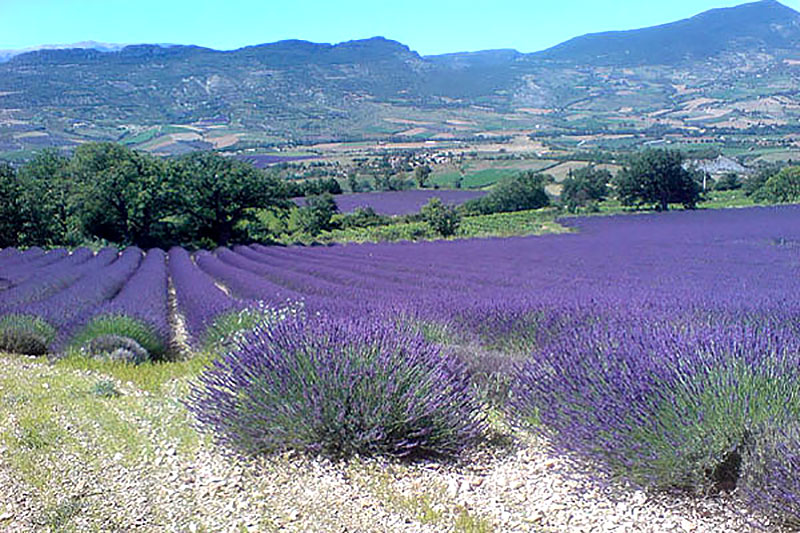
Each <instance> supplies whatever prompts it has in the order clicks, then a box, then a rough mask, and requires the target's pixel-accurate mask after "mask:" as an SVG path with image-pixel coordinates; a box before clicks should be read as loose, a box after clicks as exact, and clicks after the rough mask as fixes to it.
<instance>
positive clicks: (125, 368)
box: [55, 351, 213, 393]
mask: <svg viewBox="0 0 800 533" xmlns="http://www.w3.org/2000/svg"><path fill="white" fill-rule="evenodd" d="M212 359H213V356H212V355H211V354H210V353H201V354H198V355H196V356H195V357H192V358H191V359H188V360H185V361H174V362H160V361H148V362H145V363H142V364H139V365H134V364H131V363H125V362H122V361H106V360H97V359H91V358H88V357H84V356H83V355H81V354H80V352H76V351H72V352H70V353H69V354H68V355H67V357H65V358H63V359H60V360H59V361H57V362H56V363H55V367H56V368H61V369H69V370H79V371H90V372H95V373H98V374H104V375H108V376H112V377H114V378H115V379H117V380H119V381H122V382H130V383H132V384H133V385H135V386H136V388H138V389H141V390H144V391H148V392H151V393H158V392H161V390H162V388H163V387H164V385H165V384H167V383H168V382H170V381H173V380H184V381H185V380H188V379H190V378H193V377H195V376H197V375H199V374H200V372H201V371H202V370H203V369H204V368H205V367H206V366H207V365H208V364H209V363H210V362H211V360H212Z"/></svg>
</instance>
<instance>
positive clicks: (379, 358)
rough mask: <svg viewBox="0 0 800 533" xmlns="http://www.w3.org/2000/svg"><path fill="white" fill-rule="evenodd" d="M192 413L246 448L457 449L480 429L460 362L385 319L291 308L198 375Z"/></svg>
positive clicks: (398, 452) (343, 451) (346, 451)
mask: <svg viewBox="0 0 800 533" xmlns="http://www.w3.org/2000/svg"><path fill="white" fill-rule="evenodd" d="M189 408H190V409H191V410H192V411H193V412H194V413H195V415H196V416H197V418H198V420H199V421H200V422H201V423H203V424H204V425H206V426H208V427H209V428H210V429H212V430H213V431H214V433H215V434H216V436H217V437H218V438H219V440H220V441H222V442H223V443H225V444H227V445H229V446H231V447H232V448H234V449H237V450H239V451H240V452H244V453H247V454H253V453H261V452H272V451H276V450H285V449H293V450H299V451H302V452H308V453H324V454H328V455H333V456H347V455H351V454H368V455H372V454H381V455H389V456H401V457H418V456H425V455H453V454H458V453H459V452H461V451H462V450H464V449H465V448H466V447H468V446H470V445H471V444H473V443H474V442H475V441H476V440H477V439H478V438H479V436H480V435H481V432H482V430H483V424H484V422H483V420H482V418H481V415H480V406H479V405H478V403H477V402H476V401H475V400H474V399H473V398H472V396H471V395H470V383H469V377H468V375H467V373H466V372H465V368H464V366H463V365H462V364H461V363H460V362H459V361H458V360H457V359H456V358H455V357H453V356H450V355H448V354H446V353H443V352H442V351H441V350H440V348H438V347H436V346H435V345H432V344H429V343H427V342H425V341H424V340H423V339H422V338H421V337H420V336H419V335H414V334H411V333H410V332H407V331H400V330H397V329H395V328H393V327H391V326H388V325H386V324H385V323H384V322H382V321H372V320H365V319H362V320H346V319H339V318H331V317H316V318H313V319H307V320H304V319H302V318H290V319H288V320H286V321H284V322H280V323H278V324H276V325H274V326H273V327H271V328H268V329H265V328H259V329H256V330H255V331H253V332H252V333H250V334H248V335H247V336H246V337H245V338H244V339H243V341H242V342H241V343H240V345H239V346H238V348H236V349H234V350H232V351H230V352H228V353H226V354H225V355H223V356H222V358H221V359H219V360H218V361H216V362H215V363H214V365H213V367H212V368H211V369H210V370H208V371H207V372H206V373H205V374H204V375H202V376H201V378H200V380H199V383H197V384H196V386H195V387H194V390H193V392H192V394H191V397H190V400H189Z"/></svg>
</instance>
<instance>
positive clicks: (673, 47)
mask: <svg viewBox="0 0 800 533" xmlns="http://www.w3.org/2000/svg"><path fill="white" fill-rule="evenodd" d="M798 44H800V13H797V12H796V11H794V10H792V9H790V8H788V7H785V6H783V5H782V4H780V3H778V2H776V1H774V0H764V1H761V2H756V3H752V4H745V5H742V6H738V7H734V8H727V9H716V10H712V11H708V12H705V13H702V14H700V15H697V16H695V17H693V18H690V19H686V20H683V21H679V22H675V23H671V24H665V25H662V26H657V27H653V28H646V29H641V30H633V31H626V32H611V33H598V34H591V35H586V36H583V37H578V38H576V39H572V40H570V41H567V42H565V43H563V44H561V45H558V46H556V47H554V48H551V49H549V50H545V51H542V52H537V53H532V54H523V53H520V52H517V51H515V50H489V51H481V52H471V53H453V54H446V55H440V56H425V57H423V56H420V55H419V54H417V53H416V52H414V51H412V50H410V49H409V48H408V47H407V46H405V45H403V44H401V43H398V42H396V41H392V40H389V39H385V38H382V37H375V38H372V39H367V40H360V41H351V42H345V43H340V44H336V45H331V44H318V43H311V42H307V41H299V40H293V41H282V42H277V43H272V44H264V45H258V46H251V47H246V48H242V49H239V50H233V51H216V50H211V49H208V48H202V47H197V46H166V45H134V46H127V47H124V48H122V49H121V50H115V49H114V47H113V46H112V45H104V46H103V47H99V46H98V47H99V48H102V50H103V51H101V50H98V49H95V48H91V47H90V48H78V49H61V50H37V51H32V52H28V53H24V54H20V55H16V56H15V57H12V58H11V59H10V60H8V61H6V62H4V63H0V157H1V156H2V155H3V154H4V153H5V154H9V153H14V152H19V151H21V150H29V149H35V148H40V147H43V146H53V145H55V146H70V145H73V144H75V143H79V142H83V141H86V140H97V139H103V140H119V141H122V142H126V143H128V144H131V145H134V146H137V147H139V148H143V149H146V150H150V151H154V152H163V153H180V152H182V151H188V150H194V149H201V148H211V147H215V148H229V149H241V148H246V147H261V146H271V145H280V144H285V143H287V142H290V143H291V142H297V141H301V142H313V141H342V140H357V139H362V138H368V139H390V138H397V139H436V138H439V139H448V138H449V139H459V138H474V137H475V136H477V135H482V134H484V135H485V134H486V132H492V131H508V130H515V131H523V132H524V131H537V132H538V133H539V134H544V135H560V134H565V133H567V134H570V133H572V134H585V133H627V134H629V133H631V132H645V133H647V132H651V133H652V132H653V131H655V132H656V133H658V134H663V133H664V132H670V131H671V132H679V133H686V132H693V131H694V132H701V131H706V130H709V129H711V130H716V131H717V132H718V133H723V134H724V133H731V132H745V133H747V134H759V133H763V128H771V129H772V130H775V129H776V128H777V130H778V131H779V132H780V131H783V130H782V128H783V129H788V128H791V127H793V126H796V125H797V123H798V116H800V101H799V100H798V98H797V93H798V91H797V89H798V86H799V85H800V50H798Z"/></svg>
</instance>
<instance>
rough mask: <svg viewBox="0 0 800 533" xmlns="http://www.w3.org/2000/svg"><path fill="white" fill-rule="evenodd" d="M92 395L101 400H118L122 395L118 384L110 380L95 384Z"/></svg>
mask: <svg viewBox="0 0 800 533" xmlns="http://www.w3.org/2000/svg"><path fill="white" fill-rule="evenodd" d="M92 394H94V395H95V396H99V397H101V398H116V397H118V396H119V395H120V394H119V391H118V390H117V384H116V383H114V382H113V381H111V380H110V379H103V380H101V381H98V382H97V383H95V384H94V386H93V387H92Z"/></svg>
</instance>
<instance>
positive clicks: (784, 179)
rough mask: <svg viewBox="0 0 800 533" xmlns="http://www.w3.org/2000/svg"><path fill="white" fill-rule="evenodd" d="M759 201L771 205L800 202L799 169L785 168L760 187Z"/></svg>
mask: <svg viewBox="0 0 800 533" xmlns="http://www.w3.org/2000/svg"><path fill="white" fill-rule="evenodd" d="M759 199H761V200H765V201H767V202H771V203H786V202H800V167H786V168H784V169H783V170H781V171H780V172H778V173H777V174H775V175H774V176H772V177H771V178H769V179H768V180H767V181H766V183H764V186H763V187H761V191H760V193H759Z"/></svg>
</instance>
